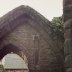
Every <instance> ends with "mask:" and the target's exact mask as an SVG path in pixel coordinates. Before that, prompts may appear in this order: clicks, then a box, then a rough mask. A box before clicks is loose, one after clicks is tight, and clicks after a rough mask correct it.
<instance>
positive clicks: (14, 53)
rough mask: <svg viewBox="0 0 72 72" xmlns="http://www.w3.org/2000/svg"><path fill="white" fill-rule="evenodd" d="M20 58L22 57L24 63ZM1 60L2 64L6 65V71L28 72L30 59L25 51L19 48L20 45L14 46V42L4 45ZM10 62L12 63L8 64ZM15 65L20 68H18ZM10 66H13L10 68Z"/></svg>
mask: <svg viewBox="0 0 72 72" xmlns="http://www.w3.org/2000/svg"><path fill="white" fill-rule="evenodd" d="M16 58H17V59H16ZM14 59H16V60H14ZM18 59H20V60H21V61H22V62H23V63H22V62H20V60H18ZM0 60H1V64H2V65H3V66H4V69H5V70H6V71H5V72H28V70H29V69H28V60H27V57H26V55H25V54H24V53H23V51H22V50H21V49H19V48H18V47H16V46H14V45H12V44H8V45H6V46H4V47H3V48H2V49H0ZM12 60H13V61H12ZM6 61H7V62H8V63H7V62H6ZM16 62H17V63H16ZM20 63H21V64H20ZM8 64H10V65H8ZM14 64H17V65H14ZM18 64H19V65H18ZM13 65H14V66H15V67H18V68H17V69H16V68H15V67H14V66H13ZM12 66H13V67H12ZM22 66H23V67H22ZM24 66H25V67H24ZM8 67H12V68H11V69H10V68H9V69H8ZM21 67H22V68H21ZM13 68H14V69H13ZM20 68H21V69H20Z"/></svg>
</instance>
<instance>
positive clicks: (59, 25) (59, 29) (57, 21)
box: [51, 16, 64, 42]
mask: <svg viewBox="0 0 72 72" xmlns="http://www.w3.org/2000/svg"><path fill="white" fill-rule="evenodd" d="M51 22H52V27H53V30H54V31H55V33H56V34H57V37H58V39H60V40H61V41H62V42H64V30H63V18H62V16H61V17H54V18H53V19H52V21H51Z"/></svg>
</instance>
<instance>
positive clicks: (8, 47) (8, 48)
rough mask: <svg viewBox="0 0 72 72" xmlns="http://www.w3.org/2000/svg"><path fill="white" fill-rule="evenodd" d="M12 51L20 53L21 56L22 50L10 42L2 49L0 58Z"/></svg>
mask: <svg viewBox="0 0 72 72" xmlns="http://www.w3.org/2000/svg"><path fill="white" fill-rule="evenodd" d="M11 52H14V53H16V54H18V55H19V56H21V50H20V49H19V48H18V47H17V46H14V45H12V44H8V45H6V46H4V47H3V48H2V49H0V60H1V59H2V58H3V57H4V56H5V55H7V54H8V53H11Z"/></svg>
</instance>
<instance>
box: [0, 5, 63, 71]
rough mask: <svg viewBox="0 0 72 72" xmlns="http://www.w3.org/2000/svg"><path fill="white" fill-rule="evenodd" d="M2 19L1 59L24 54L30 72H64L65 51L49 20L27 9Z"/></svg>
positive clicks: (22, 8)
mask: <svg viewBox="0 0 72 72" xmlns="http://www.w3.org/2000/svg"><path fill="white" fill-rule="evenodd" d="M0 19H1V20H0V59H1V58H2V57H3V56H4V55H5V54H7V53H8V52H10V51H14V52H16V53H18V54H21V53H19V51H20V52H21V50H22V51H23V53H24V54H25V55H26V56H27V59H28V64H29V70H30V72H37V70H38V71H39V72H48V71H49V72H53V71H54V72H55V71H60V72H61V71H62V67H63V66H62V65H63V64H62V62H63V61H62V60H63V58H62V53H61V48H59V44H58V41H57V40H56V39H57V38H56V35H55V33H54V31H53V29H52V27H51V23H50V22H49V21H48V20H47V19H45V18H44V17H43V16H42V15H41V14H39V13H38V12H37V11H35V10H34V9H32V8H30V7H28V6H23V5H22V6H20V7H18V8H16V9H14V10H12V11H11V12H9V13H8V14H6V15H5V16H3V17H2V18H0ZM5 50H6V51H5ZM3 51H5V53H3Z"/></svg>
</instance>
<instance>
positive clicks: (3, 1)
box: [0, 0, 63, 21]
mask: <svg viewBox="0 0 72 72" xmlns="http://www.w3.org/2000/svg"><path fill="white" fill-rule="evenodd" d="M62 4H63V0H0V17H2V16H3V15H5V14H6V13H7V12H9V11H11V10H12V9H14V8H16V7H18V6H20V5H28V6H30V7H32V8H33V9H35V10H36V11H38V12H39V13H40V14H42V15H43V16H44V17H46V18H47V19H48V20H50V21H51V20H52V18H53V17H58V16H61V15H62V14H63V12H62V10H63V7H62V6H63V5H62Z"/></svg>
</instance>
